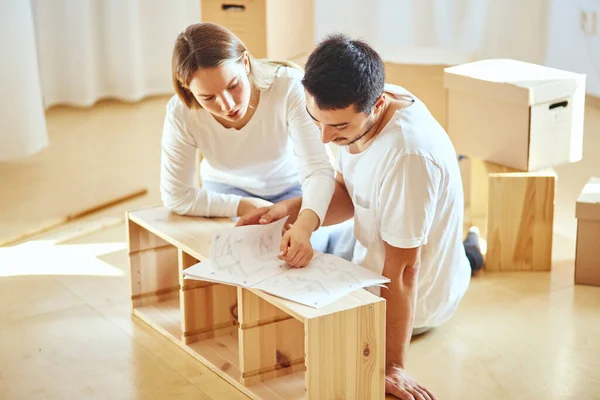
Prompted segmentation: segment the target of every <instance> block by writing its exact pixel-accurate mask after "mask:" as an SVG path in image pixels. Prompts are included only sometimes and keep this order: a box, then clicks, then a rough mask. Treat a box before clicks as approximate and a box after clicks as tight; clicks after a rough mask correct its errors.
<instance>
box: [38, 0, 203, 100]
mask: <svg viewBox="0 0 600 400" xmlns="http://www.w3.org/2000/svg"><path fill="white" fill-rule="evenodd" d="M33 14H34V20H35V29H36V37H37V42H38V54H39V58H40V70H41V71H40V75H41V82H42V91H43V94H44V100H45V105H46V107H50V106H52V105H55V104H71V105H78V106H89V105H92V104H94V103H95V102H96V101H98V100H99V99H102V98H117V99H121V100H126V101H137V100H140V99H142V98H144V97H146V96H150V95H155V94H164V93H172V92H173V89H172V84H171V53H172V51H173V43H174V41H175V38H176V36H177V34H178V33H179V32H181V31H182V30H183V29H185V27H186V26H188V25H189V24H192V23H195V22H199V21H200V1H199V0H178V1H170V0H33Z"/></svg>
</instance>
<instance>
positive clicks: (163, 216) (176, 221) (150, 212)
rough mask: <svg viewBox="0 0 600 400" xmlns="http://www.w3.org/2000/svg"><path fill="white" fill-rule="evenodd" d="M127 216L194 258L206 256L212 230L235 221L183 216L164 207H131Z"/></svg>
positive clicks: (225, 226)
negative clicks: (134, 208)
mask: <svg viewBox="0 0 600 400" xmlns="http://www.w3.org/2000/svg"><path fill="white" fill-rule="evenodd" d="M128 218H129V219H130V220H131V221H133V222H134V223H136V224H138V225H139V226H141V227H143V228H144V229H146V230H147V231H149V232H151V233H153V234H154V235H156V236H158V237H160V238H161V239H163V240H165V241H166V242H168V243H170V244H172V245H174V246H176V247H177V248H179V249H181V250H183V251H185V252H186V253H187V254H189V255H191V256H192V257H194V258H195V259H197V260H204V259H205V258H207V257H208V254H209V252H210V242H211V239H212V235H213V233H215V232H216V231H218V230H220V229H224V228H229V227H232V226H233V224H234V222H233V221H232V220H231V219H230V218H204V217H190V216H183V215H178V214H174V213H171V212H170V211H169V210H167V209H166V208H164V207H151V208H145V209H141V210H137V211H132V212H130V213H128Z"/></svg>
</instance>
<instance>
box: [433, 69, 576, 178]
mask: <svg viewBox="0 0 600 400" xmlns="http://www.w3.org/2000/svg"><path fill="white" fill-rule="evenodd" d="M585 79H586V76H585V75H583V74H576V73H572V72H567V71H561V70H557V69H553V68H548V67H544V66H540V65H535V64H529V63H525V62H521V61H515V60H507V59H492V60H483V61H477V62H473V63H468V64H463V65H459V66H455V67H449V68H446V69H445V72H444V86H445V87H446V89H447V90H448V134H449V135H450V138H451V139H452V141H453V142H454V145H455V147H456V149H457V151H458V153H459V154H466V155H469V156H471V157H476V158H480V159H483V160H486V161H491V162H495V163H498V164H501V165H505V166H508V167H512V168H516V169H518V170H521V171H537V170H540V169H544V168H549V167H553V166H557V165H561V164H566V163H572V162H577V161H579V160H581V158H582V152H583V116H584V104H585Z"/></svg>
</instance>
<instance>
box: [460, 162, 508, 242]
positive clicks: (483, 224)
mask: <svg viewBox="0 0 600 400" xmlns="http://www.w3.org/2000/svg"><path fill="white" fill-rule="evenodd" d="M460 162H461V163H465V164H466V165H465V167H464V168H463V171H464V172H465V174H464V175H463V180H464V181H466V183H465V184H463V186H465V188H468V191H465V196H469V197H468V199H467V198H466V197H465V203H467V204H468V205H469V222H471V223H472V224H473V225H475V226H477V227H478V228H479V229H480V231H481V232H482V234H483V235H486V233H487V216H488V206H489V203H488V192H489V175H490V174H497V173H508V172H519V171H517V170H516V169H514V168H510V167H506V166H504V165H499V164H495V163H491V162H489V161H484V160H480V159H478V158H472V157H468V158H466V159H463V160H461V161H460Z"/></svg>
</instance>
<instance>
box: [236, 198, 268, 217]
mask: <svg viewBox="0 0 600 400" xmlns="http://www.w3.org/2000/svg"><path fill="white" fill-rule="evenodd" d="M272 205H273V203H271V202H269V201H267V200H263V199H257V198H254V197H244V198H242V199H241V200H240V203H239V205H238V209H237V216H238V217H242V216H244V215H248V213H250V212H252V211H254V210H256V209H258V208H263V207H270V206H272Z"/></svg>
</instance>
